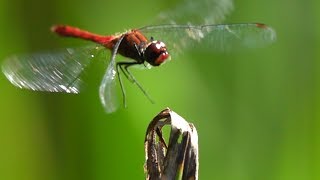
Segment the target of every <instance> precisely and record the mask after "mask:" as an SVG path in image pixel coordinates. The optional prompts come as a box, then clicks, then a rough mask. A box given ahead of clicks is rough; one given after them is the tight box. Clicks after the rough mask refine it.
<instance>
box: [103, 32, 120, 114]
mask: <svg viewBox="0 0 320 180" xmlns="http://www.w3.org/2000/svg"><path fill="white" fill-rule="evenodd" d="M123 37H124V35H122V36H121V37H120V38H119V40H118V41H117V43H116V44H115V46H114V48H113V50H112V55H111V59H110V62H109V65H108V67H107V70H106V73H105V74H104V77H103V79H102V81H101V84H100V87H99V96H100V100H101V103H102V105H103V107H104V109H105V111H106V112H107V113H112V112H114V111H116V110H117V109H118V107H119V100H118V96H117V92H116V77H117V76H116V75H117V71H116V67H115V66H116V60H115V59H116V54H117V51H118V48H119V45H120V43H121V41H122V39H123ZM121 88H122V87H121ZM121 90H122V92H123V95H125V94H124V89H121ZM123 98H124V100H125V97H123ZM124 102H125V101H124ZM124 105H125V104H124Z"/></svg>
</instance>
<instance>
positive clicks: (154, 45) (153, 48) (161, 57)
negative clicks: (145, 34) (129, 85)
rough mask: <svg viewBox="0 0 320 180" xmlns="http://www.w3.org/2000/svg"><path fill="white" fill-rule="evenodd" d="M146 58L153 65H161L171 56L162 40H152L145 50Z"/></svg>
mask: <svg viewBox="0 0 320 180" xmlns="http://www.w3.org/2000/svg"><path fill="white" fill-rule="evenodd" d="M144 57H145V60H146V61H147V62H148V63H149V64H151V65H152V66H159V65H160V64H162V63H163V62H164V61H165V60H166V59H168V57H169V53H168V51H167V48H166V45H165V44H164V43H163V42H161V41H152V42H151V43H150V44H149V46H148V47H147V48H146V50H145V52H144Z"/></svg>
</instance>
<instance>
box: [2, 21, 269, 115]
mask: <svg viewBox="0 0 320 180" xmlns="http://www.w3.org/2000/svg"><path fill="white" fill-rule="evenodd" d="M52 31H53V32H55V33H57V34H59V35H61V36H67V37H75V38H80V39H85V40H90V41H93V42H95V43H97V44H99V45H100V46H97V47H93V48H92V47H91V48H88V47H85V48H78V49H71V48H68V49H64V50H61V51H58V52H54V53H52V52H50V53H39V54H30V55H24V56H12V57H9V58H8V59H7V60H6V61H5V62H4V64H3V66H2V71H3V73H4V74H5V76H6V77H7V78H8V80H9V81H10V82H11V83H12V84H13V85H15V86H17V87H19V88H26V89H31V90H34V91H49V92H66V93H79V92H80V89H81V86H82V84H83V83H82V80H81V78H80V76H81V74H82V72H83V71H84V70H85V68H86V67H87V66H88V65H89V64H90V63H91V62H92V60H93V59H94V58H96V57H98V56H101V55H102V56H105V54H104V52H105V51H104V49H105V48H107V49H109V50H111V51H112V54H111V59H110V62H109V65H108V67H107V70H106V73H105V75H104V77H103V79H102V82H101V85H100V88H99V96H100V100H101V102H102V105H103V106H104V108H105V110H106V112H108V113H111V112H114V111H115V110H116V109H117V104H118V103H117V102H118V100H117V99H116V96H115V94H116V92H115V82H116V81H115V78H116V75H117V76H118V78H119V83H120V87H121V89H122V95H123V104H124V106H126V97H125V96H126V95H125V91H124V88H123V83H122V80H121V76H120V71H121V72H122V73H123V74H124V75H125V77H126V78H127V79H129V80H130V81H131V82H133V83H134V84H136V85H137V86H138V87H139V89H140V90H141V91H142V92H143V93H144V95H146V96H147V97H148V98H149V99H150V97H149V96H148V94H147V92H146V91H145V90H144V89H143V88H142V86H141V85H140V83H139V82H138V81H137V80H136V79H135V78H134V76H133V75H132V74H131V72H130V71H129V67H131V66H133V65H138V64H144V65H145V66H147V65H146V64H150V65H151V66H159V65H161V64H162V63H163V62H165V61H166V60H167V59H169V57H170V56H174V55H175V54H177V52H179V51H183V50H184V49H185V48H194V47H199V48H202V49H207V50H209V51H211V50H219V51H228V50H232V49H236V48H239V47H249V48H250V47H253V48H256V47H261V46H265V45H268V44H270V43H272V42H273V41H274V40H275V32H274V31H273V29H272V28H270V27H268V26H267V25H264V24H260V23H244V24H214V25H200V26H194V25H176V24H170V25H157V26H146V27H143V28H138V29H133V30H129V31H127V32H124V33H121V34H117V35H109V36H103V35H97V34H94V33H91V32H88V31H85V30H81V29H79V28H76V27H72V26H67V25H57V26H53V27H52ZM154 37H157V38H159V39H161V41H160V40H155V38H154ZM165 43H166V44H165ZM169 52H170V53H169ZM117 54H120V55H122V56H124V57H127V58H128V59H131V61H125V62H116V61H115V57H116V55H117ZM150 100H151V99H150Z"/></svg>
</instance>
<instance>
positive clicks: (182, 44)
mask: <svg viewBox="0 0 320 180" xmlns="http://www.w3.org/2000/svg"><path fill="white" fill-rule="evenodd" d="M139 30H140V31H141V32H143V33H144V34H145V35H146V36H147V37H149V38H150V37H153V38H154V39H156V40H160V41H162V42H164V43H165V44H166V46H167V49H168V51H169V53H170V54H171V55H173V54H176V53H177V52H179V51H181V52H185V51H184V49H187V48H195V49H198V50H205V51H221V52H224V51H234V50H239V49H241V48H257V47H264V46H266V45H269V44H271V43H273V42H274V41H275V40H276V33H275V31H274V30H273V29H272V28H270V27H268V26H266V25H264V24H259V23H245V24H216V25H202V26H194V25H158V26H146V27H143V28H140V29H139Z"/></svg>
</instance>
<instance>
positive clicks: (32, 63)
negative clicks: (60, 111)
mask: <svg viewBox="0 0 320 180" xmlns="http://www.w3.org/2000/svg"><path fill="white" fill-rule="evenodd" d="M101 49H102V47H85V48H78V49H71V48H68V49H63V50H60V51H57V52H50V53H38V54H30V55H22V56H12V57H9V58H8V59H6V60H5V61H4V63H3V64H2V72H3V73H4V74H5V76H6V77H7V79H8V80H9V81H10V82H11V83H12V84H13V85H15V86H17V87H19V88H25V89H30V90H34V91H49V92H66V93H79V92H80V89H81V86H82V85H83V82H82V80H81V78H80V75H81V73H82V72H83V70H84V69H85V68H86V67H87V66H88V65H89V64H90V62H91V61H92V60H93V59H94V58H95V57H96V56H97V55H99V54H100V53H101V52H103V51H101Z"/></svg>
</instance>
